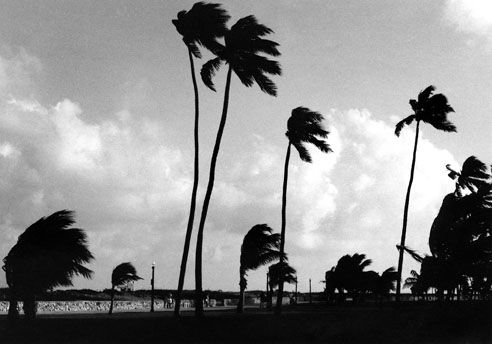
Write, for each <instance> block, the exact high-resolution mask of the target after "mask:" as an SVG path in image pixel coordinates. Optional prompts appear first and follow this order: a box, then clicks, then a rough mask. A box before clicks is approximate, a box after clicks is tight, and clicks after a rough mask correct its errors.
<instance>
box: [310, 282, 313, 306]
mask: <svg viewBox="0 0 492 344" xmlns="http://www.w3.org/2000/svg"><path fill="white" fill-rule="evenodd" d="M312 303H313V298H312V296H311V279H309V304H312Z"/></svg>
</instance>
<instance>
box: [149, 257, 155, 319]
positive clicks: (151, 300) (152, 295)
mask: <svg viewBox="0 0 492 344" xmlns="http://www.w3.org/2000/svg"><path fill="white" fill-rule="evenodd" d="M154 270H155V262H152V278H151V279H150V286H151V290H150V311H151V312H153V311H154Z"/></svg>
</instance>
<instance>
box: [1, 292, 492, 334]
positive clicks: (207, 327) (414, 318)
mask: <svg viewBox="0 0 492 344" xmlns="http://www.w3.org/2000/svg"><path fill="white" fill-rule="evenodd" d="M491 314H492V303H491V302H490V301H487V302H483V301H482V302H459V303H457V302H454V303H442V304H439V303H408V304H402V305H398V306H396V305H395V304H385V305H382V306H381V307H379V306H377V305H337V306H334V305H321V304H317V305H312V306H311V305H307V304H306V305H296V306H288V307H285V308H284V312H283V314H282V315H281V316H280V317H276V316H274V315H273V314H271V313H267V312H265V311H260V310H258V309H247V310H246V312H245V313H244V314H236V313H235V311H234V310H232V309H226V310H218V309H208V310H207V311H206V312H205V317H204V318H203V319H196V318H195V317H194V316H193V313H192V312H185V313H183V316H182V317H181V319H175V318H173V316H172V312H169V311H167V312H165V311H160V312H156V313H143V312H138V313H131V312H125V313H116V314H114V315H113V316H108V315H107V314H102V313H98V314H87V313H86V314H41V315H39V316H38V319H36V320H35V321H31V322H28V321H22V320H20V321H17V322H15V323H9V322H8V321H7V319H6V317H5V316H1V317H0V341H1V343H180V342H186V343H201V342H211V343H216V342H223V343H231V342H234V343H258V342H265V343H311V342H323V343H492V333H491V329H492V317H491Z"/></svg>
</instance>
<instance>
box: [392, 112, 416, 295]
mask: <svg viewBox="0 0 492 344" xmlns="http://www.w3.org/2000/svg"><path fill="white" fill-rule="evenodd" d="M419 124H420V120H417V128H416V129H415V143H414V146H413V158H412V167H411V169H410V180H409V181H408V188H407V196H406V197H405V208H404V210H403V228H402V230H401V241H400V255H399V257H398V279H397V280H396V301H400V291H401V273H402V269H403V253H404V251H405V250H404V247H405V237H406V235H407V221H408V206H409V203H410V191H411V190H412V183H413V175H414V171H415V161H416V159H417V144H418V142H419Z"/></svg>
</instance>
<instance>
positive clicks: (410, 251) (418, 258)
mask: <svg viewBox="0 0 492 344" xmlns="http://www.w3.org/2000/svg"><path fill="white" fill-rule="evenodd" d="M401 247H402V246H400V245H396V248H397V249H398V250H400V249H401ZM403 250H404V251H405V252H407V253H408V254H409V255H410V256H411V257H412V258H413V259H415V260H416V261H417V262H419V263H422V261H423V260H424V257H422V256H420V255H419V254H418V253H417V252H416V251H415V250H412V249H411V248H409V247H406V246H403Z"/></svg>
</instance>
